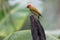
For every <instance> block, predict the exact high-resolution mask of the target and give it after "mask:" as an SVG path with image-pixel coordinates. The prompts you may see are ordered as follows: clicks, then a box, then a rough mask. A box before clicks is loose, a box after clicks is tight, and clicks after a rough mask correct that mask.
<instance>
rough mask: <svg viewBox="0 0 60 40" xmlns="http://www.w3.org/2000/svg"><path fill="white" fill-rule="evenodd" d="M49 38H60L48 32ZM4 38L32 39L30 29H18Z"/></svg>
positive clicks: (54, 39)
mask: <svg viewBox="0 0 60 40" xmlns="http://www.w3.org/2000/svg"><path fill="white" fill-rule="evenodd" d="M46 37H47V40H59V39H57V38H55V37H54V36H51V35H50V34H46ZM4 40H32V35H31V31H30V30H23V31H18V32H15V33H13V34H10V35H9V36H7V37H6V38H5V39H4Z"/></svg>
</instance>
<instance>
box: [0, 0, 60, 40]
mask: <svg viewBox="0 0 60 40" xmlns="http://www.w3.org/2000/svg"><path fill="white" fill-rule="evenodd" d="M28 4H32V5H34V6H35V7H36V8H37V9H39V11H40V12H41V14H42V16H43V17H41V18H40V21H41V24H42V26H43V28H44V30H45V33H46V34H50V35H52V36H53V38H51V39H49V40H55V39H54V38H56V40H58V39H59V38H60V36H59V35H60V27H59V26H60V21H59V20H60V19H59V17H60V14H59V11H58V9H59V7H58V5H59V3H58V0H0V40H3V39H4V40H6V39H9V40H12V39H14V38H12V39H10V38H9V37H10V36H11V35H14V34H13V33H15V32H17V31H22V30H30V29H31V28H30V14H31V13H30V11H29V10H28V9H27V8H26V6H27V5H28ZM18 33H20V32H17V34H18ZM23 33H24V32H23ZM10 34H11V35H10ZM27 34H28V33H27ZM27 34H26V35H27ZM8 35H10V36H9V37H7V36H8ZM19 35H21V34H19ZM30 36H31V35H30ZM19 37H20V36H19ZM49 37H50V36H49ZM16 40H19V39H16ZM20 40H23V39H20ZM25 40H26V39H25ZM30 40H31V39H30ZM47 40H48V39H47ZM59 40H60V39H59Z"/></svg>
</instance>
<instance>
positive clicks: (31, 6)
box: [27, 4, 42, 19]
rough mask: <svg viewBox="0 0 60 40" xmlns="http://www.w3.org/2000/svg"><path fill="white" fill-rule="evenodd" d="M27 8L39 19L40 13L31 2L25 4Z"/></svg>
mask: <svg viewBox="0 0 60 40" xmlns="http://www.w3.org/2000/svg"><path fill="white" fill-rule="evenodd" d="M27 8H29V10H30V11H31V12H32V13H33V14H34V15H37V16H38V19H39V16H42V15H41V13H40V12H39V10H38V9H37V8H35V7H34V6H33V5H32V4H28V5H27Z"/></svg>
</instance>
